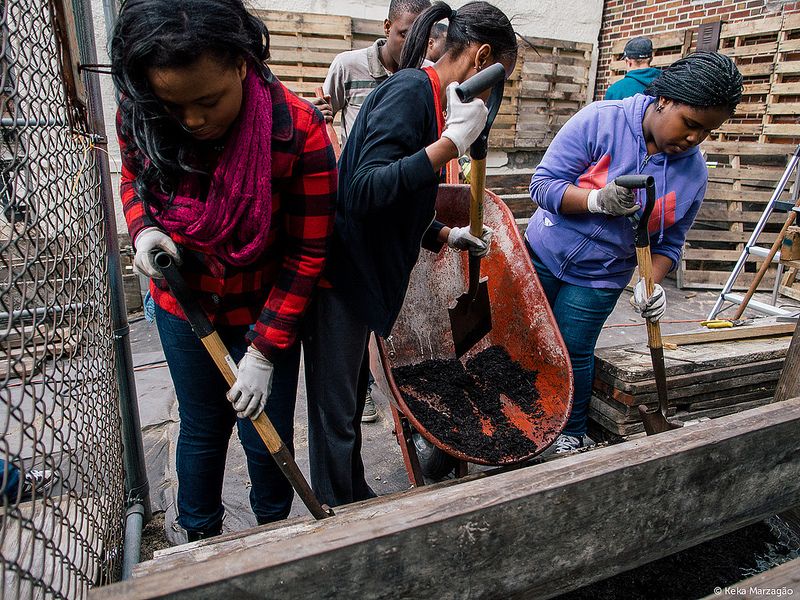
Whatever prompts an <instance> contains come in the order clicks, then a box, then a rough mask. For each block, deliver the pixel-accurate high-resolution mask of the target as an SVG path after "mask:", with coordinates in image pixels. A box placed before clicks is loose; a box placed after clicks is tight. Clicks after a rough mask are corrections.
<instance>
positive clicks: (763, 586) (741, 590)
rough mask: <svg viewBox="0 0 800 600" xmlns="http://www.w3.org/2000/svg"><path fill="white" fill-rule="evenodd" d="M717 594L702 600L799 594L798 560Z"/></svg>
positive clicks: (749, 599) (787, 596)
mask: <svg viewBox="0 0 800 600" xmlns="http://www.w3.org/2000/svg"><path fill="white" fill-rule="evenodd" d="M720 589H721V590H722V591H721V592H720V593H719V594H712V595H710V596H706V597H705V598H704V599H703V600H711V599H712V598H714V599H715V600H719V598H744V599H745V600H755V599H756V598H759V599H761V598H789V597H791V596H793V595H794V594H795V593H798V592H800V558H796V559H794V560H790V561H789V562H787V563H783V564H782V565H778V566H777V567H774V568H772V569H770V570H768V571H764V572H763V573H759V574H758V575H754V576H753V577H749V578H747V579H745V580H744V581H740V582H739V583H734V584H733V585H728V586H725V587H724V588H720Z"/></svg>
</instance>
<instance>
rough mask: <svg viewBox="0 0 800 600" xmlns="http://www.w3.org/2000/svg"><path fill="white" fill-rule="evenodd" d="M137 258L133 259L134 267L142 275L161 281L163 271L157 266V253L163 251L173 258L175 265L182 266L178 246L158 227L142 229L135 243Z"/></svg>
mask: <svg viewBox="0 0 800 600" xmlns="http://www.w3.org/2000/svg"><path fill="white" fill-rule="evenodd" d="M133 245H134V247H135V248H136V256H134V257H133V266H134V267H136V270H137V271H139V273H141V274H142V275H145V276H146V277H152V278H153V279H160V278H161V277H163V275H162V274H161V270H160V269H159V268H158V267H157V266H156V264H155V257H156V252H158V251H159V250H163V251H164V252H166V253H167V254H169V255H170V256H171V257H172V260H174V261H175V264H177V265H180V264H181V255H180V252H179V250H178V246H177V245H176V244H175V242H173V241H172V238H171V237H169V236H168V235H167V234H166V233H164V232H163V231H161V230H160V229H158V228H157V227H146V228H145V229H142V230H141V231H140V232H139V234H138V235H137V236H136V239H135V240H134V242H133Z"/></svg>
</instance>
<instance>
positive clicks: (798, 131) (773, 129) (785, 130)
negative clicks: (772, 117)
mask: <svg viewBox="0 0 800 600" xmlns="http://www.w3.org/2000/svg"><path fill="white" fill-rule="evenodd" d="M764 135H774V136H784V137H800V125H793V124H790V123H778V124H775V123H773V124H771V125H764Z"/></svg>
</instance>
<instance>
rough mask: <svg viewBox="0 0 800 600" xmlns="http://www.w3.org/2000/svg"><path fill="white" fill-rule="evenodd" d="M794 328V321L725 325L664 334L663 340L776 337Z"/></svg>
mask: <svg viewBox="0 0 800 600" xmlns="http://www.w3.org/2000/svg"><path fill="white" fill-rule="evenodd" d="M794 329H795V323H773V324H771V325H740V326H739V327H726V328H722V329H706V330H704V331H690V332H688V333H674V334H672V335H665V336H664V337H663V341H664V342H669V343H670V344H675V345H676V346H688V345H690V344H710V343H713V342H727V341H730V340H748V339H753V338H761V337H778V336H781V335H790V334H791V333H792V332H793V331H794Z"/></svg>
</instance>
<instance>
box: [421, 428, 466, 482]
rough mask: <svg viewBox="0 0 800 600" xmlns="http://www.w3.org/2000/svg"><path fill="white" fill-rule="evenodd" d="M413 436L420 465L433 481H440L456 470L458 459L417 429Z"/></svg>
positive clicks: (426, 475)
mask: <svg viewBox="0 0 800 600" xmlns="http://www.w3.org/2000/svg"><path fill="white" fill-rule="evenodd" d="M412 438H413V440H414V448H415V450H416V451H417V458H419V465H420V467H421V468H422V474H423V475H425V477H427V478H428V479H431V480H433V481H440V480H442V479H444V478H445V477H447V476H448V475H449V474H450V473H452V472H453V471H454V470H455V468H456V466H457V465H458V459H456V458H455V457H453V456H450V455H449V454H448V453H447V452H445V451H444V450H442V449H441V448H438V447H436V446H434V445H433V444H431V443H430V442H429V441H428V440H426V439H425V438H424V437H422V436H421V435H420V434H419V433H418V432H416V431H415V432H414V433H413V434H412Z"/></svg>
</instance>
